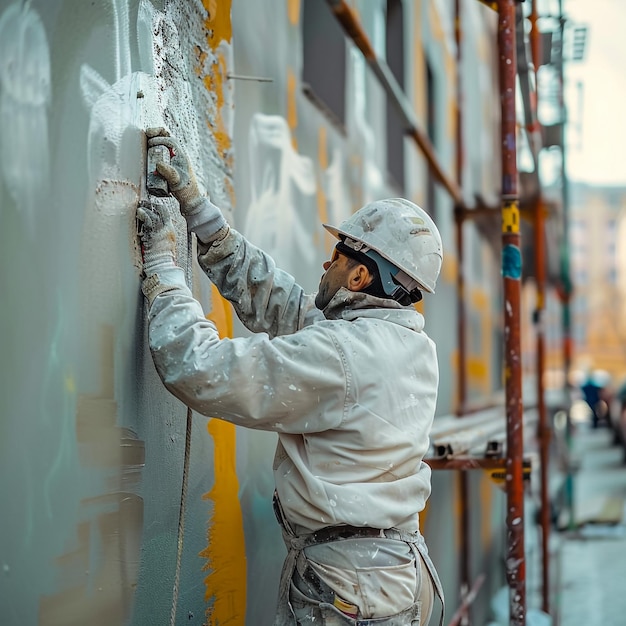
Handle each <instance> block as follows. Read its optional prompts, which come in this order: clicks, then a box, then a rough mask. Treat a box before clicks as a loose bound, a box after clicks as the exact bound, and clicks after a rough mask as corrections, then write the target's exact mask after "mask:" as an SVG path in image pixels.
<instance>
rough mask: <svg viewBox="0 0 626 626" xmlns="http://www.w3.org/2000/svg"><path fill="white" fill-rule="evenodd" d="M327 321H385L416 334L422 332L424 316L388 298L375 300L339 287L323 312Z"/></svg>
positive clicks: (369, 296) (364, 294) (360, 292)
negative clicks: (360, 319) (362, 318)
mask: <svg viewBox="0 0 626 626" xmlns="http://www.w3.org/2000/svg"><path fill="white" fill-rule="evenodd" d="M323 313H324V317H326V319H329V320H337V319H344V320H347V321H350V322H351V321H354V320H355V319H357V318H359V317H369V318H372V319H380V320H385V321H387V322H392V323H394V324H399V325H400V326H404V327H406V328H409V329H411V330H414V331H416V332H421V331H422V330H424V316H423V315H422V314H421V313H420V312H419V311H416V310H415V309H414V308H413V307H412V306H402V305H401V304H400V303H399V302H396V301H395V300H392V299H389V298H377V297H376V296H371V295H369V294H367V293H363V292H362V291H350V290H349V289H347V288H346V287H341V288H340V289H339V290H338V291H337V293H336V294H335V295H334V296H333V297H332V299H331V301H330V302H329V303H328V304H327V305H326V308H325V309H324V310H323Z"/></svg>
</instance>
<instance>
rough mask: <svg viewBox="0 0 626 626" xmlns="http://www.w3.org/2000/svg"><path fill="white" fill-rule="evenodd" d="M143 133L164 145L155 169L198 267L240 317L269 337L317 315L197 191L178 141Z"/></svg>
mask: <svg viewBox="0 0 626 626" xmlns="http://www.w3.org/2000/svg"><path fill="white" fill-rule="evenodd" d="M146 134H147V135H148V137H149V139H148V146H150V147H152V146H157V145H162V146H166V147H167V148H169V150H170V154H171V155H172V156H171V161H170V163H169V164H166V163H158V164H157V170H158V173H159V174H160V175H161V176H162V177H163V178H164V179H165V180H166V181H167V183H168V187H169V190H170V192H171V193H172V195H173V196H174V197H175V198H176V200H178V202H179V205H180V211H181V213H182V215H183V216H184V217H185V219H186V221H187V229H188V231H189V232H193V233H195V234H196V237H197V239H198V261H199V263H200V266H201V267H202V269H203V270H204V271H205V273H206V274H207V276H208V277H209V278H210V279H211V281H212V282H213V283H214V284H215V286H216V287H217V288H218V290H219V291H220V293H221V294H222V296H223V297H224V298H226V299H227V300H229V301H230V302H231V303H232V304H233V307H234V309H235V311H236V313H237V316H238V317H239V319H240V320H241V322H242V323H243V324H244V325H245V326H246V327H247V328H248V329H249V330H251V331H253V332H266V333H268V334H269V335H270V336H271V337H274V336H277V335H285V334H290V333H293V332H295V331H296V330H298V329H299V328H302V327H303V326H305V325H307V324H308V323H309V321H311V320H312V319H314V318H316V317H321V316H322V313H321V312H320V311H318V310H317V309H316V308H315V305H314V298H313V297H312V296H308V295H306V294H305V293H304V291H303V289H302V288H301V287H300V286H299V285H298V284H296V281H295V279H294V278H293V277H292V276H291V275H290V274H288V273H287V272H284V271H282V270H280V269H278V268H276V265H275V263H274V260H273V259H272V258H271V257H270V256H269V255H268V254H266V253H265V252H263V251H262V250H260V249H259V248H257V247H256V246H253V245H252V244H251V243H250V242H249V241H247V240H246V239H245V238H244V237H243V236H242V235H241V234H240V233H238V232H237V231H235V230H232V229H230V228H229V226H228V224H227V222H226V220H225V218H224V216H223V215H222V212H221V211H220V209H219V208H218V207H217V206H215V205H214V204H213V203H212V202H211V201H210V200H209V199H208V198H207V197H206V196H204V195H203V194H202V193H201V191H200V189H199V186H198V184H197V182H196V178H195V176H194V173H193V169H192V167H191V163H190V161H189V158H188V157H187V155H186V154H185V151H184V149H183V148H182V146H181V145H180V143H179V142H178V141H177V140H176V139H174V138H173V137H170V136H169V133H168V132H167V131H166V130H165V129H163V128H151V129H148V130H147V131H146Z"/></svg>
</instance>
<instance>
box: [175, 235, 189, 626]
mask: <svg viewBox="0 0 626 626" xmlns="http://www.w3.org/2000/svg"><path fill="white" fill-rule="evenodd" d="M192 254H193V242H192V237H191V234H189V236H188V238H187V267H186V268H185V280H186V282H187V286H188V287H189V289H191V287H192V284H191V283H192V279H193V258H192ZM191 416H192V411H191V408H190V407H187V427H186V430H185V459H184V461H183V484H182V486H181V490H180V507H179V510H178V537H177V540H176V572H175V574H174V587H173V589H172V610H171V612H170V626H175V624H176V608H177V607H178V594H179V590H180V570H181V563H182V560H183V543H184V539H185V508H186V506H187V485H188V483H189V457H190V452H191Z"/></svg>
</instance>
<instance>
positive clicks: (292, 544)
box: [273, 492, 445, 626]
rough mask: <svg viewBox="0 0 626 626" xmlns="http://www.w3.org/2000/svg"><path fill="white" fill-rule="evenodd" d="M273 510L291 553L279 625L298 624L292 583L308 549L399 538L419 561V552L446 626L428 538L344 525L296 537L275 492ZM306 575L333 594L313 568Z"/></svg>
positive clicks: (285, 569)
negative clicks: (293, 611) (350, 541)
mask: <svg viewBox="0 0 626 626" xmlns="http://www.w3.org/2000/svg"><path fill="white" fill-rule="evenodd" d="M273 507H274V514H275V515H276V519H277V520H278V523H279V524H280V527H281V529H282V534H283V540H284V541H285V545H286V546H287V549H288V551H289V552H288V554H287V558H286V559H285V563H284V565H283V571H282V575H281V580H280V590H279V600H278V602H279V604H278V612H277V616H276V618H277V619H276V622H275V626H279V625H280V626H285V625H287V624H289V623H292V624H294V625H295V623H296V622H295V617H294V616H293V615H292V614H290V613H291V609H290V608H289V583H290V581H291V579H292V577H293V576H294V574H296V575H302V574H299V572H298V569H300V570H301V571H302V568H298V567H297V566H296V564H297V563H298V562H299V561H301V559H302V556H303V554H302V551H303V550H304V549H305V548H308V547H309V546H313V545H318V544H321V543H331V542H334V541H342V540H344V539H365V538H368V539H376V538H378V539H381V538H382V539H395V540H397V541H403V542H405V543H407V544H409V545H410V546H411V548H412V550H413V551H414V553H415V557H416V558H418V554H417V553H419V556H420V557H421V558H422V560H423V561H424V563H425V565H426V569H427V570H428V573H429V574H430V578H431V580H432V583H433V586H434V590H435V594H436V595H437V597H438V598H439V600H440V601H441V618H440V620H439V626H442V625H443V619H444V613H445V602H444V596H443V587H442V585H441V581H440V580H439V575H438V574H437V570H436V569H435V565H434V563H433V562H432V560H431V558H430V556H429V554H428V548H427V547H426V542H425V541H424V538H423V537H422V535H421V533H420V532H419V531H415V532H411V531H407V530H401V529H398V528H370V527H365V526H348V525H341V526H326V527H324V528H320V529H319V530H316V531H313V532H312V533H307V534H303V535H296V534H295V532H294V531H293V529H292V527H291V525H290V524H289V521H288V520H287V518H286V517H285V514H284V511H283V508H282V506H281V504H280V500H279V498H278V495H277V494H276V492H274V498H273ZM302 573H303V574H305V577H306V580H307V581H308V582H309V583H311V584H313V585H314V587H315V588H317V589H318V591H319V592H320V593H321V594H322V595H326V594H327V593H328V592H332V590H331V589H330V587H328V585H326V583H324V581H322V580H321V579H320V578H319V577H318V576H317V575H316V574H315V573H314V572H313V570H312V569H311V568H310V567H307V568H306V573H305V572H302ZM289 620H291V621H289ZM364 621H367V620H364ZM355 623H356V624H358V623H359V621H356V622H355Z"/></svg>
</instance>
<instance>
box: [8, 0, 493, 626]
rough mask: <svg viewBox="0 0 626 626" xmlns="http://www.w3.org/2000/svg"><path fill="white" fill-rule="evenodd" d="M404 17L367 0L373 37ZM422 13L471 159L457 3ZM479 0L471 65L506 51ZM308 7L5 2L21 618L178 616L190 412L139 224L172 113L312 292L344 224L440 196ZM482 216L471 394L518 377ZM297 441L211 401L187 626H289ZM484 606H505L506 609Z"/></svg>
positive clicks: (253, 228) (414, 12)
mask: <svg viewBox="0 0 626 626" xmlns="http://www.w3.org/2000/svg"><path fill="white" fill-rule="evenodd" d="M384 7H385V3H384V2H380V1H377V2H369V1H367V2H366V1H364V0H361V1H360V2H357V3H355V8H356V9H357V10H358V13H359V15H360V17H361V19H362V21H363V23H364V25H365V26H366V28H367V30H368V33H369V34H370V36H372V37H373V38H374V39H376V38H377V37H379V32H380V31H379V30H378V29H379V26H380V24H381V23H384ZM403 7H404V20H405V29H406V31H407V34H408V35H411V36H405V42H408V43H407V44H406V45H407V48H408V49H407V50H406V55H407V57H406V63H405V67H406V74H407V80H406V89H407V93H408V94H409V97H410V98H411V100H412V101H413V102H414V104H415V109H416V111H417V113H418V115H419V117H420V119H421V120H422V121H424V120H425V119H426V109H425V107H426V104H425V102H426V100H425V83H424V78H425V70H424V60H425V59H428V62H429V64H430V66H431V68H432V71H433V72H434V73H435V75H436V76H437V90H436V93H435V94H434V102H435V106H436V108H437V110H440V111H441V112H442V114H441V115H439V116H438V117H437V126H436V128H435V131H434V132H435V144H436V147H437V150H438V153H439V155H440V157H441V159H442V162H443V163H444V166H445V167H446V168H448V169H449V171H453V170H454V163H455V154H454V144H453V141H454V137H455V124H456V122H455V115H454V113H455V111H456V103H457V101H458V98H457V93H456V78H455V77H456V70H455V65H454V48H453V42H452V40H451V38H450V33H451V32H452V31H451V27H452V23H453V22H452V20H453V16H452V15H451V14H450V12H449V7H447V4H446V3H442V2H428V1H427V0H421V1H419V0H416V1H415V2H409V1H406V2H404V4H403ZM463 7H464V15H466V16H467V19H468V23H469V24H471V25H472V27H471V28H468V32H467V40H466V41H467V44H466V45H467V59H468V60H467V61H465V65H466V66H470V65H471V64H472V59H473V58H478V59H480V60H481V61H484V62H487V61H488V59H489V58H494V57H489V54H488V50H489V46H490V45H491V44H490V43H489V42H491V41H492V37H493V28H492V27H493V23H492V22H493V21H492V20H491V21H490V19H491V18H489V17H485V16H486V15H487V14H485V13H484V11H485V9H484V8H483V7H480V6H478V3H472V2H465V3H463ZM301 13H302V2H301V1H300V0H263V1H262V2H255V3H250V2H244V1H243V0H233V1H232V7H231V2H230V0H219V1H218V0H203V1H200V0H192V1H189V2H175V1H174V0H154V1H153V2H150V1H149V0H107V1H102V2H84V1H79V0H33V1H32V2H30V3H19V2H9V1H7V0H5V1H4V2H3V3H2V4H1V5H0V48H1V49H2V54H1V55H0V59H2V61H0V148H1V149H0V219H1V223H2V227H1V229H0V241H1V244H2V245H0V262H1V263H2V267H3V268H4V269H3V271H2V273H1V274H0V281H1V282H0V293H2V294H3V299H2V300H3V306H2V310H1V313H0V315H1V318H0V320H1V323H2V328H3V332H2V338H1V341H2V344H1V349H0V354H1V355H2V357H1V358H2V366H3V369H2V377H1V378H0V402H1V404H0V407H1V411H0V418H1V419H0V502H1V503H2V509H3V511H4V513H3V514H2V530H1V533H0V560H1V567H2V572H1V573H0V616H1V617H2V623H3V624H41V625H43V626H52V625H63V626H72V625H79V624H80V625H82V624H85V623H89V624H93V625H94V626H98V625H99V624H102V625H104V624H107V625H109V626H110V625H112V624H136V625H143V624H154V623H166V622H167V621H168V620H169V617H170V612H171V607H172V599H173V598H172V596H173V591H172V590H173V587H174V584H175V572H176V556H177V530H178V517H179V505H180V497H181V484H182V473H183V458H184V449H185V429H186V408H185V407H184V406H183V405H181V404H180V403H179V402H178V401H176V400H175V399H174V398H173V397H172V396H170V395H169V394H168V393H167V392H166V391H165V389H164V388H163V387H162V385H161V384H160V382H159V380H158V378H157V375H156V372H155V370H154V367H153V365H152V362H151V359H150V355H149V354H148V352H147V349H146V326H145V308H144V302H143V298H142V296H141V292H140V290H139V284H140V257H139V253H138V248H137V241H136V224H135V216H134V211H135V207H136V204H137V202H138V199H139V197H140V195H141V188H142V185H141V177H142V172H143V169H144V165H143V158H144V146H143V141H144V139H143V134H142V129H144V128H146V127H147V126H152V125H165V126H167V127H168V128H170V129H171V131H172V133H173V134H174V135H176V136H177V137H179V138H180V139H181V140H182V141H183V142H184V144H185V145H186V147H187V149H188V151H189V154H190V156H191V158H192V160H193V163H194V166H195V168H196V170H197V172H198V176H199V178H200V179H201V181H202V183H203V184H204V186H205V187H206V189H207V191H208V192H209V193H210V195H211V198H212V199H213V200H214V201H215V202H216V203H218V204H219V205H220V206H221V207H222V208H223V210H224V212H225V213H226V215H227V217H228V219H229V220H230V221H231V223H232V224H233V225H234V226H235V227H237V228H238V229H239V230H241V231H242V232H244V233H245V234H246V235H247V236H248V237H249V238H250V239H251V240H252V241H253V242H255V243H257V244H259V245H261V246H263V247H264V248H266V249H267V250H268V251H269V252H270V253H271V254H273V255H274V256H275V258H276V260H277V261H278V262H279V264H280V265H282V266H283V267H284V268H285V269H287V270H288V271H290V272H292V273H293V274H294V275H295V276H296V278H297V279H298V280H299V282H301V284H303V285H304V286H305V287H306V288H307V289H310V290H314V289H315V288H316V286H317V283H318V280H319V276H320V274H321V263H322V261H323V260H324V259H325V258H326V257H327V254H328V252H329V250H330V246H331V242H330V241H329V240H328V238H327V236H326V235H325V231H324V230H323V229H322V228H321V226H320V224H321V222H326V221H329V222H335V223H336V222H338V221H340V220H341V219H343V218H344V217H346V216H347V215H349V214H350V212H351V211H352V210H354V209H356V208H358V207H359V206H360V205H361V204H362V203H364V202H366V201H367V200H369V199H373V198H375V197H381V196H385V195H397V194H398V193H403V194H404V195H406V196H407V197H409V198H411V199H413V200H415V201H417V202H421V203H424V201H425V199H426V193H425V189H426V184H427V181H428V176H429V175H428V172H427V169H426V167H425V164H424V160H423V157H422V156H421V155H420V153H419V151H418V150H417V148H416V147H415V146H414V145H413V144H412V143H411V142H410V141H409V140H408V139H407V140H405V157H406V180H407V188H406V189H404V190H399V189H397V188H396V187H394V185H393V183H391V182H390V181H389V179H388V176H387V172H386V163H385V158H384V156H382V155H384V149H383V146H384V141H385V137H384V132H385V131H384V129H385V115H386V110H387V109H386V106H387V105H386V99H385V95H384V93H383V91H382V88H381V87H380V85H379V84H378V83H377V81H376V79H375V78H374V77H373V76H372V75H371V72H370V71H369V70H368V69H367V67H366V65H365V64H364V62H363V59H362V57H361V56H360V54H359V53H358V51H356V50H355V49H354V46H353V45H352V44H351V43H348V44H347V49H346V76H347V77H348V78H347V80H348V82H347V83H346V85H345V86H344V88H345V94H346V120H345V124H344V125H343V126H341V125H339V126H338V125H337V124H336V123H335V122H334V121H332V120H331V119H330V118H329V117H328V116H327V115H326V113H325V112H324V111H323V110H322V109H321V108H320V107H319V106H318V104H317V103H316V102H315V101H314V100H312V99H311V98H310V97H309V96H307V95H306V94H305V93H304V92H303V89H302V85H301V82H300V81H301V78H300V77H301V72H302V62H303V60H302V45H301V41H302V36H301V29H302V24H301V19H300V17H301ZM381 20H382V22H381ZM378 43H379V44H380V41H379V42H378ZM383 43H384V42H383ZM383 49H384V48H383ZM481 71H482V70H481ZM475 72H476V70H475V69H474V70H473V74H472V76H473V75H474V73H475ZM479 74H480V72H479ZM233 75H235V76H239V77H241V76H244V77H248V78H249V77H256V78H263V79H265V78H269V79H271V82H266V81H259V80H248V79H244V78H236V77H233ZM489 76H490V74H489V70H488V69H486V70H484V72H483V73H482V74H481V78H480V80H478V81H477V82H474V81H473V84H478V85H479V87H480V88H479V89H478V90H474V91H472V94H473V95H472V96H470V97H469V100H468V102H469V104H468V108H467V111H466V113H465V115H466V116H467V119H466V120H465V124H464V126H465V128H466V129H468V130H466V134H467V137H468V141H467V146H468V148H467V156H466V171H465V172H464V178H465V179H466V180H467V181H468V185H469V187H468V189H470V190H471V193H472V194H476V193H482V194H483V195H488V194H493V193H495V192H494V185H496V181H497V176H495V175H494V174H493V172H492V170H491V169H490V161H491V160H492V150H491V148H492V146H493V145H494V141H495V139H494V132H497V129H493V128H491V126H490V125H489V124H488V123H487V120H489V119H491V118H490V117H489V115H490V112H491V113H493V112H494V111H495V110H497V101H496V100H495V99H494V88H493V84H491V83H490V82H489ZM481 97H483V98H484V101H482V102H481V101H480V98H481ZM478 129H482V130H481V131H479V130H478ZM435 203H436V206H434V207H432V210H433V211H434V212H435V214H436V216H437V220H438V222H439V224H440V228H441V232H442V235H443V238H444V246H445V250H446V252H445V254H446V260H445V263H444V269H443V272H442V277H441V280H440V284H439V290H438V295H437V296H436V297H434V298H430V299H428V300H427V302H426V303H425V305H424V311H425V314H426V317H427V330H428V332H429V334H430V335H431V336H432V337H433V338H434V339H435V340H436V341H437V343H438V349H439V355H440V363H441V370H442V387H441V393H440V404H439V408H438V412H439V413H440V414H445V413H448V412H450V411H452V410H454V408H455V407H454V394H455V372H456V359H457V348H456V343H455V337H454V332H451V329H452V328H455V327H456V320H455V292H454V281H455V277H456V271H457V267H458V263H459V260H458V259H456V258H455V251H454V228H453V217H452V204H451V201H450V199H449V198H448V197H447V196H446V194H445V192H443V191H442V190H437V191H436V196H435ZM170 207H171V208H172V210H173V213H174V214H175V215H176V207H175V205H174V204H173V203H170ZM177 228H178V232H179V234H180V237H179V250H178V259H179V262H180V263H181V264H183V265H184V266H185V267H187V268H189V267H190V266H191V265H192V262H191V259H190V256H189V254H188V250H187V246H186V244H185V238H184V228H183V227H181V223H180V219H178V220H177ZM469 228H470V230H471V231H472V234H471V236H470V241H471V244H470V245H471V247H472V251H471V252H470V254H471V255H477V258H479V259H482V263H478V267H479V271H478V272H477V273H476V274H472V275H470V276H469V279H470V285H469V287H470V290H471V291H472V293H473V294H474V296H473V297H472V305H471V306H472V312H471V315H472V319H473V320H475V323H474V322H473V324H474V327H475V328H476V329H477V332H478V333H479V336H478V337H477V338H476V340H477V342H478V343H477V346H478V347H477V348H476V354H475V357H476V359H478V361H479V364H478V366H477V369H476V371H475V374H474V375H473V377H470V385H471V389H470V391H471V392H472V393H473V394H482V393H487V392H489V391H490V390H491V389H492V388H493V387H494V383H493V379H494V376H493V375H492V374H490V372H491V371H492V370H491V368H492V367H493V360H492V359H493V358H494V357H492V352H493V350H492V345H493V332H492V326H491V320H492V319H493V316H494V312H493V310H492V308H493V305H492V304H491V305H490V303H493V302H494V301H495V302H497V297H496V296H495V295H494V294H495V293H497V281H496V283H494V281H493V275H494V274H493V272H494V271H495V272H497V268H496V269H495V270H494V269H493V268H492V269H489V268H491V264H492V263H494V264H495V261H494V259H493V258H491V257H490V256H489V248H488V246H487V244H486V243H485V242H484V241H482V240H481V238H480V235H479V234H478V233H477V232H476V231H474V230H473V227H472V226H470V227H469ZM190 280H191V282H192V285H193V289H194V293H195V294H196V296H197V297H198V298H199V299H200V301H201V302H202V304H203V306H204V308H205V311H206V313H207V316H209V317H211V318H212V319H214V320H215V321H216V323H217V324H218V328H219V329H220V332H221V333H222V334H223V335H229V334H232V333H235V334H243V333H244V332H245V331H244V330H243V329H242V328H241V326H240V324H239V323H238V321H237V320H233V319H232V314H231V311H230V308H229V307H228V306H226V305H224V303H223V302H222V301H221V300H220V299H219V297H217V296H216V294H215V292H214V290H213V289H212V288H211V286H210V284H209V283H208V281H207V280H206V279H205V278H203V277H202V276H200V274H199V272H198V271H197V268H196V270H195V272H194V274H193V277H191V276H190ZM274 445H275V437H274V435H272V434H268V433H257V432H247V431H244V430H241V429H236V428H234V427H232V426H230V425H228V424H224V423H222V422H219V421H217V420H207V419H206V418H203V417H200V416H194V418H193V426H192V429H191V451H190V464H189V483H188V485H189V486H188V493H187V503H186V515H185V535H184V547H183V551H182V561H181V572H180V586H179V589H180V595H179V598H178V611H177V620H176V621H177V623H178V624H182V623H185V624H198V625H199V624H204V623H208V624H223V623H226V622H228V623H232V624H244V623H246V624H254V625H255V626H257V625H261V624H269V623H271V618H272V614H273V607H274V598H275V594H276V586H277V580H278V576H279V572H280V566H281V563H282V558H283V556H284V548H283V546H282V542H281V539H280V534H279V531H278V528H277V525H276V523H275V520H274V516H273V512H272V510H271V495H272V491H273V484H272V476H271V458H272V454H273V447H274ZM472 481H473V482H472V489H473V491H472V493H473V495H474V496H475V498H477V499H480V501H481V503H482V506H481V509H482V511H483V512H484V511H493V515H491V516H489V519H487V521H485V518H484V517H481V515H480V511H478V510H477V511H475V512H474V516H475V517H474V519H473V524H474V528H476V529H480V530H479V531H478V530H477V531H476V533H478V534H479V535H480V536H479V538H478V541H479V544H480V548H481V549H480V551H478V550H477V551H476V553H475V557H474V560H475V567H476V569H477V570H480V571H483V570H484V569H485V567H486V568H487V569H491V570H492V571H494V572H495V574H494V577H493V581H494V582H493V585H496V584H500V582H501V581H500V582H498V581H499V580H500V579H499V578H498V577H499V573H498V568H493V567H492V566H493V564H494V563H497V562H498V558H499V554H500V552H499V538H498V528H497V521H498V519H500V518H499V517H498V516H499V515H500V513H499V512H500V511H502V512H503V507H502V498H501V496H500V494H498V493H495V492H493V488H492V486H491V485H490V484H488V481H485V480H483V478H482V477H480V476H474V477H473V479H472ZM433 484H434V490H433V494H434V495H433V497H432V498H431V502H430V504H429V506H428V509H427V511H425V512H424V514H423V516H422V525H423V530H424V533H425V535H426V537H427V539H428V542H429V544H430V545H431V548H432V553H433V556H434V558H435V560H436V562H437V563H438V564H439V565H440V570H441V574H442V578H443V580H444V584H445V586H446V591H447V593H448V597H449V601H450V604H451V606H454V605H455V603H456V599H457V596H458V591H457V589H458V583H457V576H458V570H457V559H458V548H457V547H456V542H457V539H456V537H457V535H458V531H459V529H458V524H457V516H456V513H457V511H456V504H455V503H456V500H455V497H456V495H455V494H456V486H455V485H456V483H455V478H454V475H448V473H447V472H444V473H439V474H438V475H436V476H435V477H434V481H433ZM7 512H8V513H7ZM481 524H482V525H481ZM451 538H453V540H452V544H451ZM451 545H452V546H453V549H451V548H450V546H451ZM479 604H482V607H483V608H481V609H480V610H481V611H482V612H483V613H484V610H485V609H484V605H485V600H482V601H481V603H479Z"/></svg>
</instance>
